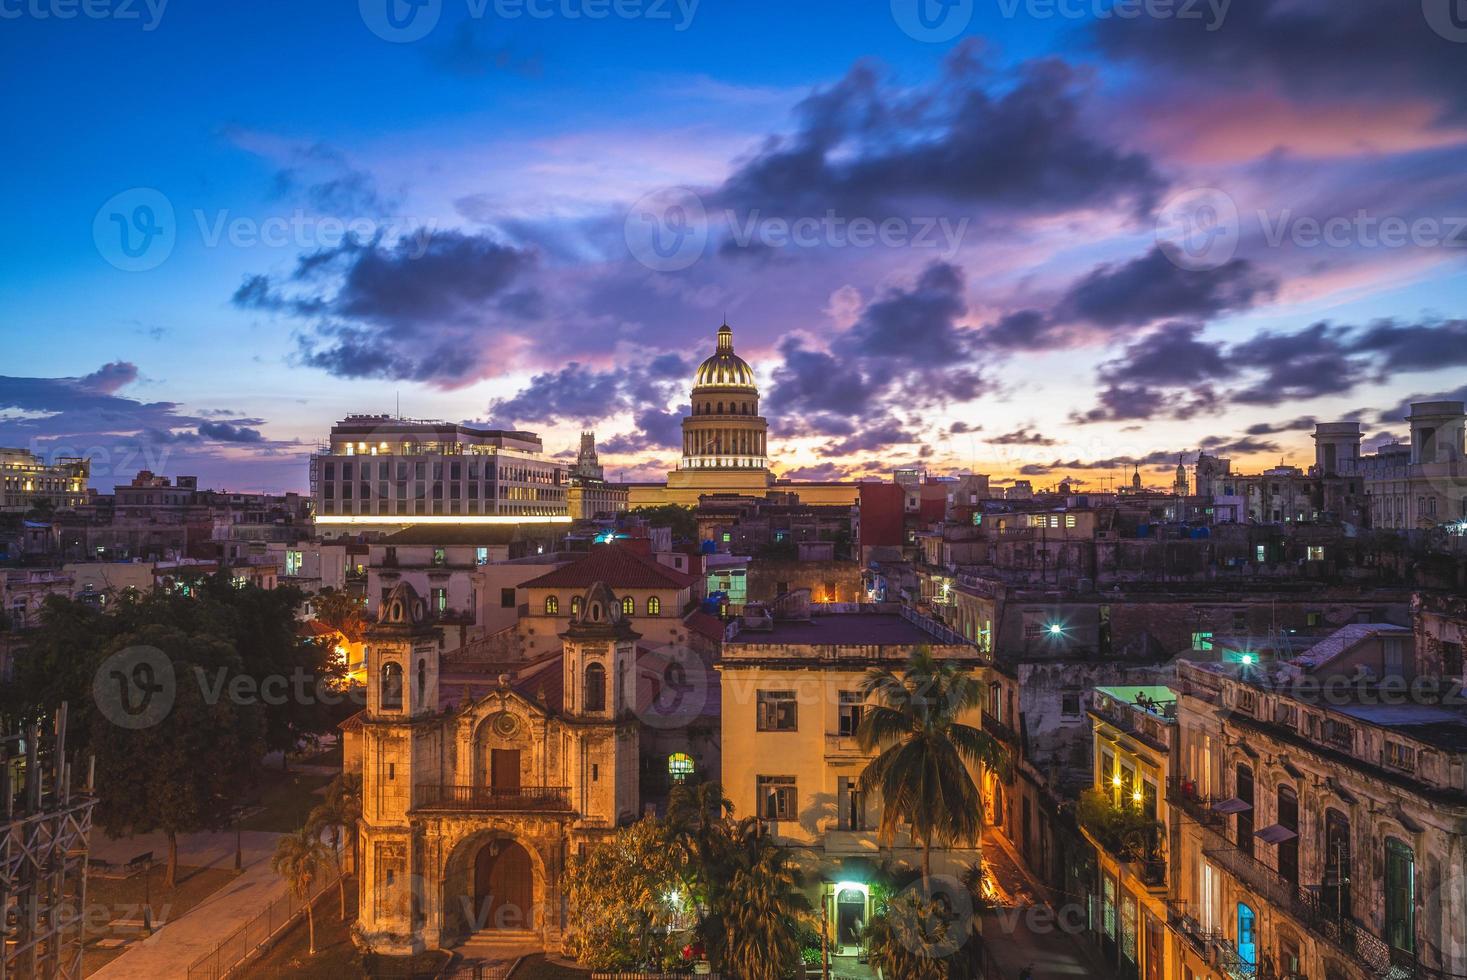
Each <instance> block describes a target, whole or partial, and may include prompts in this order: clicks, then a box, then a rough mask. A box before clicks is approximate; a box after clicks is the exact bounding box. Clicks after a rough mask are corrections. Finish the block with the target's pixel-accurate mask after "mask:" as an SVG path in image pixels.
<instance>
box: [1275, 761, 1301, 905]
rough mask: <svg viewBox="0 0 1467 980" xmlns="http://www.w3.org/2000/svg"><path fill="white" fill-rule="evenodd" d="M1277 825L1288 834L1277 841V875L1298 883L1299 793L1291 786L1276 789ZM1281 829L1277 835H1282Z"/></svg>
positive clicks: (1296, 884)
mask: <svg viewBox="0 0 1467 980" xmlns="http://www.w3.org/2000/svg"><path fill="white" fill-rule="evenodd" d="M1277 803H1278V811H1277V819H1278V826H1279V827H1281V828H1283V831H1288V832H1289V836H1288V837H1287V838H1285V839H1283V840H1280V841H1279V843H1278V855H1277V858H1278V870H1279V877H1280V878H1282V879H1284V880H1285V881H1287V882H1289V883H1290V884H1292V885H1294V886H1295V887H1297V886H1298V884H1299V795H1298V794H1297V793H1296V792H1294V788H1293V787H1292V786H1280V787H1279V789H1278V801H1277ZM1283 831H1280V832H1279V836H1283Z"/></svg>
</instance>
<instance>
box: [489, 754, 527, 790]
mask: <svg viewBox="0 0 1467 980" xmlns="http://www.w3.org/2000/svg"><path fill="white" fill-rule="evenodd" d="M489 785H490V787H492V788H493V789H495V790H510V791H513V790H518V789H519V788H520V750H519V749H490V750H489Z"/></svg>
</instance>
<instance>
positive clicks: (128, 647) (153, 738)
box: [90, 626, 260, 888]
mask: <svg viewBox="0 0 1467 980" xmlns="http://www.w3.org/2000/svg"><path fill="white" fill-rule="evenodd" d="M136 651H156V654H150V656H155V655H161V658H166V659H167V660H168V661H170V662H171V671H172V676H171V679H170V678H168V677H167V676H166V675H165V676H158V675H156V674H148V675H143V676H144V677H145V679H146V682H147V683H148V684H149V685H151V686H152V691H151V693H149V692H147V691H143V690H142V689H141V687H139V688H138V689H137V690H133V689H131V688H130V687H127V686H124V687H119V688H118V690H117V695H116V697H115V698H114V697H112V695H111V694H110V692H109V691H108V688H107V686H106V685H107V684H108V683H110V682H111V681H112V680H114V679H115V680H117V681H118V683H119V684H120V685H132V684H134V683H135V680H133V679H129V676H128V675H127V674H126V673H125V671H126V670H127V664H128V663H129V658H135V657H136V656H137V654H136ZM110 652H112V653H118V654H120V655H121V656H122V657H123V658H124V659H123V660H122V662H121V663H122V665H123V666H122V670H120V671H119V673H118V674H117V676H116V677H115V678H112V677H106V676H104V677H103V678H102V680H101V681H100V682H99V683H100V684H101V685H102V686H101V687H100V688H99V690H100V691H101V694H100V695H99V698H98V700H99V701H100V702H101V703H100V704H97V705H95V706H94V710H93V711H92V712H91V719H90V720H91V747H92V751H93V753H94V754H95V757H96V763H97V790H98V805H97V811H96V814H97V823H98V825H99V826H101V827H102V829H103V830H105V831H107V833H109V834H110V835H112V836H114V837H120V836H123V835H128V834H143V833H150V832H153V831H161V832H163V833H164V834H165V835H166V836H167V838H168V871H167V880H168V887H169V888H172V887H173V886H174V885H175V884H176V883H177V880H178V835H179V834H184V833H192V832H194V831H200V830H219V829H222V828H224V827H225V826H226V825H227V824H228V823H229V820H230V817H231V814H232V813H233V811H234V808H235V806H236V804H237V802H238V800H239V798H240V797H241V795H242V794H243V793H244V792H245V791H247V790H248V789H249V788H250V786H251V784H252V781H253V774H254V771H255V767H256V760H257V759H258V758H259V748H260V715H259V711H258V709H257V707H256V706H252V705H247V704H239V703H236V702H235V700H234V699H232V698H230V697H229V696H227V694H225V693H224V691H223V689H222V688H216V687H214V686H213V684H212V683H211V682H210V678H220V677H224V676H227V675H228V674H229V673H230V672H231V671H237V670H238V666H239V665H238V659H237V657H236V656H235V654H234V651H233V650H232V649H231V648H230V646H229V644H227V643H224V642H221V641H220V640H218V639H215V638H214V637H213V636H210V635H205V634H188V633H184V632H183V631H182V630H179V629H176V628H172V627H167V626H146V627H143V628H142V629H140V630H137V631H136V632H132V633H127V634H123V635H122V636H119V637H117V638H116V639H115V640H114V641H113V643H112V649H111V651H110ZM161 658H160V659H161ZM216 694H217V695H219V696H215V695H216ZM150 698H157V699H161V700H160V701H159V702H158V703H159V704H160V705H161V706H162V707H163V708H164V709H165V710H164V711H163V713H162V715H161V717H160V718H157V719H156V720H150V719H148V718H147V717H145V716H141V715H139V716H137V717H136V718H135V717H133V716H132V715H131V714H130V713H129V711H128V710H127V706H128V704H129V702H130V701H131V700H132V699H137V703H140V704H144V705H147V704H152V703H153V702H152V701H151V700H149V699H150ZM140 719H141V721H140ZM134 724H140V727H133V726H134Z"/></svg>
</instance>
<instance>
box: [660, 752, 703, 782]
mask: <svg viewBox="0 0 1467 980" xmlns="http://www.w3.org/2000/svg"><path fill="white" fill-rule="evenodd" d="M696 769H697V766H696V765H695V764H694V762H693V757H692V756H690V755H688V754H687V753H686V752H674V753H673V754H672V755H670V756H668V757H667V774H668V775H669V776H671V777H672V781H673V782H675V783H681V782H683V781H684V780H686V779H687V778H688V777H689V776H691V775H692V774H693V772H694V771H695V770H696Z"/></svg>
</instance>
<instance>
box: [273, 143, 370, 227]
mask: <svg viewBox="0 0 1467 980" xmlns="http://www.w3.org/2000/svg"><path fill="white" fill-rule="evenodd" d="M274 192H275V195H276V196H277V197H282V198H301V199H304V200H305V202H306V203H307V204H309V205H310V206H311V208H312V209H313V210H315V211H317V212H319V213H321V214H328V215H332V216H334V217H338V218H341V219H343V220H351V219H353V218H382V217H385V216H387V215H388V214H389V213H390V212H391V210H392V209H393V208H395V207H396V206H397V201H396V200H395V198H391V197H388V196H386V195H384V194H383V193H382V192H381V190H380V189H379V188H378V186H377V182H376V180H375V178H373V177H372V175H371V174H370V173H368V172H367V171H365V170H362V169H360V168H358V167H355V166H353V165H352V163H351V161H350V160H349V159H348V158H347V156H346V154H345V153H343V152H342V151H341V150H339V149H337V148H336V147H333V146H331V145H330V144H327V143H310V144H305V145H302V146H298V147H296V148H294V149H293V150H292V151H291V162H290V163H289V164H288V165H287V166H285V167H282V168H281V169H280V170H278V171H276V173H275V177H274Z"/></svg>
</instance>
